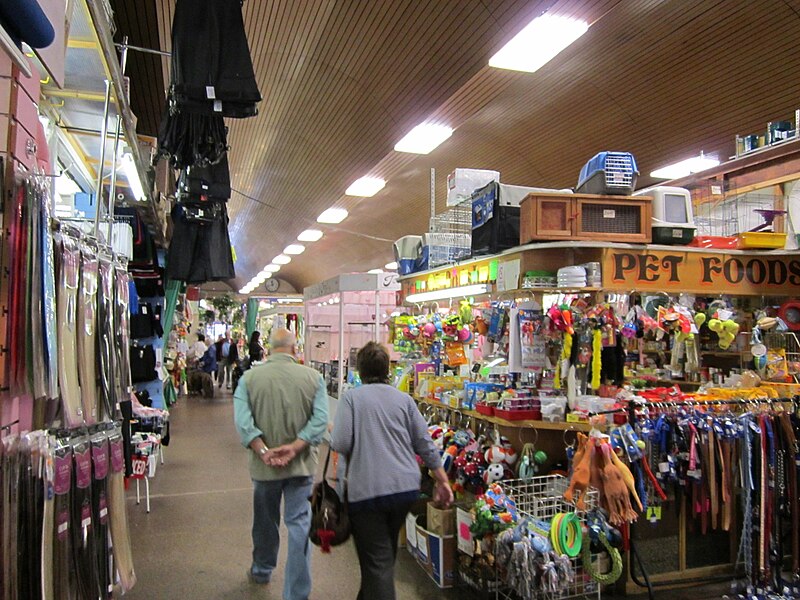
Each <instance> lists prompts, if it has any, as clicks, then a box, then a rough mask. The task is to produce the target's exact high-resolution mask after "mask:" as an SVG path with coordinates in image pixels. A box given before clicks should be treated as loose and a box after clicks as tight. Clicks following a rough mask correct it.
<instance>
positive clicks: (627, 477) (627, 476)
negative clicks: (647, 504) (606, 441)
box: [609, 448, 644, 512]
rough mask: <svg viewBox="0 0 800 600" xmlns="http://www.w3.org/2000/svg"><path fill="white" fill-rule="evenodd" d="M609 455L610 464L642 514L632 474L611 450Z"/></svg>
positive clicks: (640, 502)
mask: <svg viewBox="0 0 800 600" xmlns="http://www.w3.org/2000/svg"><path fill="white" fill-rule="evenodd" d="M609 454H610V455H611V462H613V463H614V466H615V467H617V469H619V472H620V475H622V480H623V481H624V482H625V485H627V486H628V491H629V492H630V493H631V496H633V499H634V500H636V505H637V506H638V507H639V512H642V511H643V510H644V508H643V507H642V501H641V500H639V494H637V493H636V482H635V481H634V480H633V473H631V470H630V469H629V468H628V465H626V464H625V463H624V462H622V461H621V460H620V458H619V456H617V453H616V452H614V449H613V448H612V449H611V452H609Z"/></svg>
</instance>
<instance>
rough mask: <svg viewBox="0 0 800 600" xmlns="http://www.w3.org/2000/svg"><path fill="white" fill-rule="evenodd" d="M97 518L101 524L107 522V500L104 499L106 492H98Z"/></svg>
mask: <svg viewBox="0 0 800 600" xmlns="http://www.w3.org/2000/svg"><path fill="white" fill-rule="evenodd" d="M97 508H98V511H97V513H98V515H97V516H98V519H99V520H100V524H101V525H105V524H106V523H108V502H107V501H106V493H105V492H100V498H99V499H98V501H97Z"/></svg>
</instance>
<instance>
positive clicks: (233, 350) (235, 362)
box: [223, 333, 239, 389]
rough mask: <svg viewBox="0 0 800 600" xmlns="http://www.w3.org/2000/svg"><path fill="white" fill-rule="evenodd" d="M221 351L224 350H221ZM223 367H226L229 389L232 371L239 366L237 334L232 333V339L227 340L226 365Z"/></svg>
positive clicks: (231, 381) (231, 382)
mask: <svg viewBox="0 0 800 600" xmlns="http://www.w3.org/2000/svg"><path fill="white" fill-rule="evenodd" d="M223 350H224V348H223ZM225 366H226V367H227V369H226V371H227V375H228V379H227V382H228V383H227V387H228V389H231V385H232V384H233V371H234V369H236V367H238V366H239V334H238V333H234V334H233V339H232V340H229V345H228V358H227V364H226V365H225Z"/></svg>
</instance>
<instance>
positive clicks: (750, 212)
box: [693, 190, 786, 246]
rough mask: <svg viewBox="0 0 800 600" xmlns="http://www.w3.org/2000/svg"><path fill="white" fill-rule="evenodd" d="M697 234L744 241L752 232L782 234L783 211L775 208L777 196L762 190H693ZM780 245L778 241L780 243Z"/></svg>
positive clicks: (760, 234) (760, 235)
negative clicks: (717, 191)
mask: <svg viewBox="0 0 800 600" xmlns="http://www.w3.org/2000/svg"><path fill="white" fill-rule="evenodd" d="M693 198H694V201H695V208H694V210H695V217H694V220H695V224H696V225H697V236H708V237H728V238H740V240H744V241H745V243H746V242H747V238H748V237H751V236H752V234H754V233H755V234H759V235H758V236H755V237H756V238H757V237H763V235H762V234H774V235H779V236H780V235H783V234H784V231H785V219H784V215H785V214H786V213H785V211H783V210H779V209H776V206H777V205H778V203H777V201H778V199H779V198H778V197H777V196H776V195H775V194H771V193H768V192H764V191H758V192H748V193H745V194H736V192H735V190H728V191H727V192H726V193H724V194H723V193H722V192H720V193H719V194H709V195H702V194H701V195H700V197H699V198H698V194H696V193H693ZM781 246H782V245H781Z"/></svg>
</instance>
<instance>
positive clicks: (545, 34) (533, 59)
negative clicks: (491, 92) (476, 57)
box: [489, 14, 589, 73]
mask: <svg viewBox="0 0 800 600" xmlns="http://www.w3.org/2000/svg"><path fill="white" fill-rule="evenodd" d="M587 29H589V24H588V23H586V21H581V20H579V19H570V18H569V17H559V16H556V15H549V14H544V15H542V16H540V17H537V18H535V19H534V20H533V21H531V22H530V23H528V25H526V26H525V28H524V29H523V30H522V31H520V32H519V33H518V34H517V35H515V36H514V37H513V38H511V41H509V42H508V43H507V44H506V45H505V46H503V47H502V48H500V50H499V51H498V52H497V54H495V55H494V56H492V58H490V59H489V66H490V67H496V68H498V69H510V70H512V71H525V72H527V73H533V72H534V71H537V70H538V69H540V68H541V67H543V66H544V65H546V64H547V63H548V62H549V61H550V60H551V59H553V58H554V57H555V56H556V55H558V53H559V52H561V51H562V50H563V49H564V48H566V47H567V46H569V45H570V44H571V43H572V42H574V41H575V40H577V39H578V38H579V37H581V36H582V35H583V34H584V33H586V30H587Z"/></svg>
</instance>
